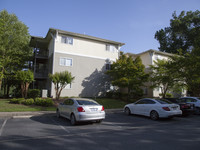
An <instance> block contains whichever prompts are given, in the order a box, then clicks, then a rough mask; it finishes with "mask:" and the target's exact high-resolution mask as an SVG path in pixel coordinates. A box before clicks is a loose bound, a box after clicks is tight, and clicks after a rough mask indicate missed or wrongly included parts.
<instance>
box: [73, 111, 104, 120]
mask: <svg viewBox="0 0 200 150" xmlns="http://www.w3.org/2000/svg"><path fill="white" fill-rule="evenodd" d="M103 119H105V112H101V113H95V114H85V113H79V114H77V116H76V120H77V121H92V120H103Z"/></svg>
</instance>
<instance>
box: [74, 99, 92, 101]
mask: <svg viewBox="0 0 200 150" xmlns="http://www.w3.org/2000/svg"><path fill="white" fill-rule="evenodd" d="M70 99H73V100H79V101H83V100H87V101H94V100H93V99H89V98H70Z"/></svg>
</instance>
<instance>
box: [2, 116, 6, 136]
mask: <svg viewBox="0 0 200 150" xmlns="http://www.w3.org/2000/svg"><path fill="white" fill-rule="evenodd" d="M6 122H7V119H6V120H4V122H3V124H2V126H1V128H0V136H1V135H2V132H3V128H4V127H5V125H6Z"/></svg>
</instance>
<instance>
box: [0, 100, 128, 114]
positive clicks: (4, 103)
mask: <svg viewBox="0 0 200 150" xmlns="http://www.w3.org/2000/svg"><path fill="white" fill-rule="evenodd" d="M96 101H97V102H98V103H99V104H101V105H103V106H104V108H105V109H114V108H123V107H124V106H125V105H126V102H124V101H120V100H117V99H109V98H98V99H96ZM55 110H56V107H55V106H51V107H42V106H34V105H31V106H27V105H22V104H11V103H9V100H8V99H0V112H23V111H55Z"/></svg>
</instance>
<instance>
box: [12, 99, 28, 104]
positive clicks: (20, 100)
mask: <svg viewBox="0 0 200 150" xmlns="http://www.w3.org/2000/svg"><path fill="white" fill-rule="evenodd" d="M24 100H25V99H24V98H13V99H11V100H10V103H13V104H21V102H22V101H24Z"/></svg>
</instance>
